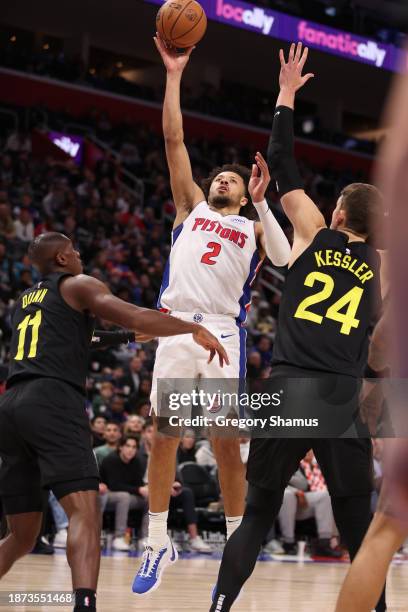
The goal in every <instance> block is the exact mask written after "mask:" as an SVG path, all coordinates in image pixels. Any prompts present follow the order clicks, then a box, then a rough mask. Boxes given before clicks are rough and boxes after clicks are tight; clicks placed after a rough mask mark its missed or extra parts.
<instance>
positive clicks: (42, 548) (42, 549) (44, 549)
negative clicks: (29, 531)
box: [31, 538, 55, 555]
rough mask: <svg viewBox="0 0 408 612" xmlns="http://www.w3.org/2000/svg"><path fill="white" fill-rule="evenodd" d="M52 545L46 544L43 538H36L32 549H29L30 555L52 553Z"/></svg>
mask: <svg viewBox="0 0 408 612" xmlns="http://www.w3.org/2000/svg"><path fill="white" fill-rule="evenodd" d="M54 552H55V551H54V547H53V546H51V544H48V543H47V542H46V541H45V539H43V538H38V540H37V542H36V543H35V546H34V548H33V550H32V551H31V554H32V555H53V554H54Z"/></svg>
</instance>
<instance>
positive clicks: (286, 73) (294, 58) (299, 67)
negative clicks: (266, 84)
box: [279, 43, 314, 93]
mask: <svg viewBox="0 0 408 612" xmlns="http://www.w3.org/2000/svg"><path fill="white" fill-rule="evenodd" d="M302 50H303V53H302ZM308 53H309V49H308V48H307V47H305V48H303V45H302V43H298V44H297V46H296V45H295V43H292V44H291V46H290V51H289V58H288V61H287V62H286V61H285V54H284V52H283V49H281V50H280V51H279V59H280V63H281V70H280V75H279V86H280V88H281V89H288V90H290V91H292V92H293V93H295V92H296V91H297V90H298V89H300V88H301V87H303V85H305V84H306V83H307V82H308V80H309V79H312V78H313V77H314V74H313V73H312V72H308V73H307V74H305V75H302V71H303V68H304V66H305V63H306V60H307V56H308Z"/></svg>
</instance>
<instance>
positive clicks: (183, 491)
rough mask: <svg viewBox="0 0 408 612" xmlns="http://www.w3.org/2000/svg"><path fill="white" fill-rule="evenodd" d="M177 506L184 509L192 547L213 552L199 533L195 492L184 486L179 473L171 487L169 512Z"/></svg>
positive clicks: (199, 551)
mask: <svg viewBox="0 0 408 612" xmlns="http://www.w3.org/2000/svg"><path fill="white" fill-rule="evenodd" d="M177 508H182V509H183V514H184V521H185V523H186V526H187V532H188V535H189V546H190V549H191V550H192V551H193V552H197V553H211V552H212V550H211V547H210V546H209V545H208V544H207V543H206V542H204V540H203V539H202V537H201V536H200V535H199V534H198V529H197V512H196V509H195V499H194V493H193V491H192V490H191V489H190V488H189V487H185V486H183V484H182V481H181V477H180V475H179V474H176V480H175V481H174V483H173V486H172V489H171V498H170V506H169V512H172V511H174V510H177Z"/></svg>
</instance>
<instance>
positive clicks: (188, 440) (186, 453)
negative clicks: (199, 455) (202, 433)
mask: <svg viewBox="0 0 408 612" xmlns="http://www.w3.org/2000/svg"><path fill="white" fill-rule="evenodd" d="M195 441H196V437H195V433H194V431H193V430H192V429H186V430H185V431H184V432H183V435H182V438H181V440H180V446H179V447H178V449H177V463H185V462H186V461H194V462H195V461H196V447H195Z"/></svg>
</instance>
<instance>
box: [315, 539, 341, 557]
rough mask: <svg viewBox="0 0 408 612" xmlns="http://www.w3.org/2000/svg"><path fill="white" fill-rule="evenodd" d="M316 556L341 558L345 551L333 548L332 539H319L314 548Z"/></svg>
mask: <svg viewBox="0 0 408 612" xmlns="http://www.w3.org/2000/svg"><path fill="white" fill-rule="evenodd" d="M313 555H314V556H315V557H328V558H329V559H341V557H342V556H343V551H342V550H339V549H338V548H331V546H330V540H318V541H317V542H316V544H315V546H314V549H313Z"/></svg>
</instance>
